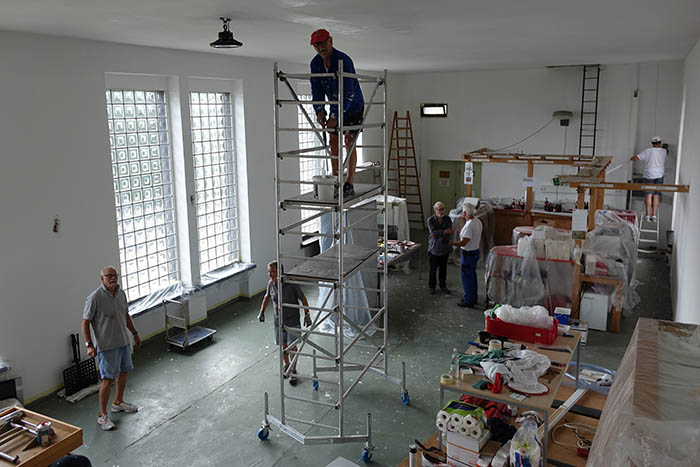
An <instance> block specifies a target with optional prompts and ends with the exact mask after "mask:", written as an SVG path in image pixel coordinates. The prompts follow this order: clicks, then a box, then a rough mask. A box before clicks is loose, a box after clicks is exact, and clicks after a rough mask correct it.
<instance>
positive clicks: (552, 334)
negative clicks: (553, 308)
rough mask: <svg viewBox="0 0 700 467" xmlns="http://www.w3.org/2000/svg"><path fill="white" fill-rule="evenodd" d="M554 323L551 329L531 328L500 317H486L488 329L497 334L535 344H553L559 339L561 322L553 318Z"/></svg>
mask: <svg viewBox="0 0 700 467" xmlns="http://www.w3.org/2000/svg"><path fill="white" fill-rule="evenodd" d="M552 321H553V322H554V325H553V326H552V327H551V328H550V329H542V328H531V327H530V326H523V325H520V324H513V323H506V322H505V321H501V320H500V319H498V318H495V319H491V318H490V317H488V316H487V317H486V331H488V332H490V333H491V334H493V335H495V336H500V337H507V338H508V339H513V340H516V341H522V342H531V343H533V344H545V345H551V344H552V343H554V341H555V340H557V330H558V326H559V322H558V321H557V319H556V318H552Z"/></svg>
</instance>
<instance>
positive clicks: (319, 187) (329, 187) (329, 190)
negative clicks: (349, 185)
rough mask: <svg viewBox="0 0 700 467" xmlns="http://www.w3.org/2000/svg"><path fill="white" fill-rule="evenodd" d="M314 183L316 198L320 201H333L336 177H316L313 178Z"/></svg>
mask: <svg viewBox="0 0 700 467" xmlns="http://www.w3.org/2000/svg"><path fill="white" fill-rule="evenodd" d="M311 180H312V181H313V182H314V198H315V199H317V200H319V201H333V185H334V184H335V177H334V176H333V175H314V176H313V177H311Z"/></svg>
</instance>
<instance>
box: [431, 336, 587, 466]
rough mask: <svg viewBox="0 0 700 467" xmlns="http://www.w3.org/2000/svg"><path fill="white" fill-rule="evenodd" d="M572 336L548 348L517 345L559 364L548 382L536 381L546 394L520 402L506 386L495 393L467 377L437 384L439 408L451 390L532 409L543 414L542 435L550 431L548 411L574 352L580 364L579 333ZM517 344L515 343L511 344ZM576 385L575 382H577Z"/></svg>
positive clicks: (545, 443) (476, 379) (545, 451)
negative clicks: (556, 372) (547, 389)
mask: <svg viewBox="0 0 700 467" xmlns="http://www.w3.org/2000/svg"><path fill="white" fill-rule="evenodd" d="M570 332H571V335H572V337H564V336H560V335H558V336H557V339H556V340H555V341H554V342H553V343H552V345H551V346H544V345H542V344H531V343H529V342H520V343H521V344H523V345H525V347H526V348H527V349H528V350H533V351H535V352H538V353H541V354H543V355H546V356H547V357H549V359H550V360H551V361H552V362H559V363H561V364H562V367H561V368H559V370H560V371H559V374H558V375H557V376H556V377H554V378H553V379H552V380H551V381H549V382H548V381H546V380H544V379H543V378H542V377H540V378H539V382H540V383H542V384H544V385H545V386H547V387H548V388H549V392H548V393H546V394H542V395H539V396H528V397H527V398H526V399H524V400H522V401H520V400H517V399H514V398H513V397H512V396H513V395H514V394H516V393H515V392H513V391H511V390H510V389H509V388H508V387H507V386H505V385H504V386H503V391H502V392H500V393H498V394H494V393H492V392H491V391H489V390H488V389H486V390H484V389H476V388H475V387H473V386H472V385H473V384H474V383H476V382H477V381H479V380H482V379H485V377H484V376H483V375H482V376H479V375H467V376H465V377H464V378H462V379H461V380H456V381H455V382H453V383H451V384H442V383H440V407H442V406H443V405H444V395H445V391H453V392H458V393H461V394H468V395H470V396H474V397H478V398H480V399H486V400H491V401H495V402H501V403H503V404H509V405H514V406H516V407H519V408H522V409H525V410H535V411H537V412H539V413H541V414H542V417H543V418H544V431H545V433H546V432H548V431H549V411H550V409H551V407H552V403H553V402H554V398H555V397H556V394H557V392H558V391H559V387H560V386H561V383H562V380H563V378H564V374H565V370H566V368H568V367H569V364H570V363H571V359H572V357H573V356H574V353H576V362H577V364H578V362H579V361H580V355H581V351H580V350H581V349H580V341H581V334H580V333H578V332H575V331H570ZM513 342H517V341H513ZM540 346H544V347H567V348H568V349H569V350H570V351H569V352H560V351H555V350H546V349H542V348H540ZM473 350H474V348H473V347H470V349H469V350H468V351H467V353H472V352H473ZM576 376H577V378H578V369H577V371H576ZM576 383H577V384H578V380H577V381H576ZM547 444H548V443H547V439H545V442H544V443H543V456H544V457H545V458H546V457H547Z"/></svg>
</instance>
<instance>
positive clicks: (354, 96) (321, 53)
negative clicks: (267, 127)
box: [311, 29, 365, 198]
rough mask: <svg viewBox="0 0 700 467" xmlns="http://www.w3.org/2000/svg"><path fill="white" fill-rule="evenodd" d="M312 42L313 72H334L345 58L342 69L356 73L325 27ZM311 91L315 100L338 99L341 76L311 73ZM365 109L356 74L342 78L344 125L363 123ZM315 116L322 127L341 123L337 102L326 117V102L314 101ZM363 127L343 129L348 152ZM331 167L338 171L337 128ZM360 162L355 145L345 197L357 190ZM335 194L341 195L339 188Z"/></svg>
mask: <svg viewBox="0 0 700 467" xmlns="http://www.w3.org/2000/svg"><path fill="white" fill-rule="evenodd" d="M311 45H312V46H313V47H314V50H316V56H315V57H314V58H313V59H312V60H311V73H335V72H337V71H338V62H339V61H342V62H343V72H345V73H355V65H353V63H352V59H351V58H350V57H349V56H348V55H347V54H344V53H343V52H341V51H340V50H337V49H335V48H333V37H331V35H330V33H329V32H328V31H326V30H325V29H318V30H316V31H314V32H313V34H311ZM311 95H312V98H313V100H314V101H323V100H326V98H328V100H330V101H338V100H339V99H338V80H337V79H336V78H333V77H322V78H321V77H312V78H311ZM364 109H365V100H364V97H363V96H362V89H361V88H360V82H359V81H358V80H357V78H345V79H344V80H343V126H352V125H360V124H361V123H362V113H363V112H364ZM314 110H315V111H316V120H317V121H318V123H320V124H321V126H323V127H327V128H335V127H337V126H338V106H337V105H336V104H332V105H331V106H330V110H331V113H330V116H328V118H326V115H327V114H326V110H325V106H324V105H321V104H314ZM359 132H360V130H350V131H345V132H344V139H345V147H346V148H347V150H348V152H349V151H350V148H351V147H352V146H353V144H354V142H355V139H356V138H357V134H358V133H359ZM330 139H331V141H330V142H331V155H332V156H335V157H336V158H335V159H331V167H332V168H333V175H334V176H337V175H338V159H337V156H338V131H337V130H336V131H335V132H331V133H330ZM356 165H357V150H355V149H353V150H352V153H350V157H349V159H348V178H347V181H345V183H344V184H343V197H349V196H352V195H354V194H355V188H354V186H353V183H352V181H353V178H354V176H355V166H356ZM335 197H336V198H337V197H338V193H337V191H336V192H335Z"/></svg>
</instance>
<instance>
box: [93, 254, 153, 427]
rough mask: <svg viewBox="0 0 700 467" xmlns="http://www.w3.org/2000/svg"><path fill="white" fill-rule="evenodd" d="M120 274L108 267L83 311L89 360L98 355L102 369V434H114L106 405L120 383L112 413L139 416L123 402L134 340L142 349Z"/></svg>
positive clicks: (99, 415)
mask: <svg viewBox="0 0 700 467" xmlns="http://www.w3.org/2000/svg"><path fill="white" fill-rule="evenodd" d="M118 277H119V276H118V274H117V270H116V269H115V268H114V267H112V266H107V267H106V268H104V269H102V271H101V273H100V280H101V281H102V285H101V286H100V287H98V288H97V289H95V290H94V291H93V292H92V293H91V294H90V295H88V298H87V299H86V300H85V309H84V310H83V325H82V330H83V337H84V338H85V346H86V347H87V353H88V355H89V356H90V357H94V356H95V355H97V363H98V366H99V367H100V377H101V378H102V383H101V386H100V397H99V401H100V413H98V414H97V424H98V425H99V426H100V428H102V429H103V430H111V429H113V428H114V427H115V425H114V422H112V420H111V419H110V418H109V414H108V413H107V402H108V401H109V395H110V392H111V391H112V384H114V381H115V380H116V381H117V389H116V394H115V395H114V402H113V403H112V407H111V409H110V410H111V411H112V412H137V411H138V410H139V409H138V407H136V406H135V405H133V404H129V403H128V402H124V388H125V387H126V378H127V375H128V374H129V372H130V371H131V370H133V369H134V365H133V364H132V363H131V339H129V332H131V334H132V335H133V336H134V346H135V347H138V346H140V345H141V338H140V337H139V333H138V331H137V330H136V327H135V326H134V322H133V321H132V320H131V316H129V302H128V301H127V299H126V294H125V293H124V291H123V290H122V289H121V287H119V284H118V281H117V280H118ZM90 326H92V332H93V334H94V335H95V343H93V341H92V336H91V335H90ZM127 330H128V331H127Z"/></svg>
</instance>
